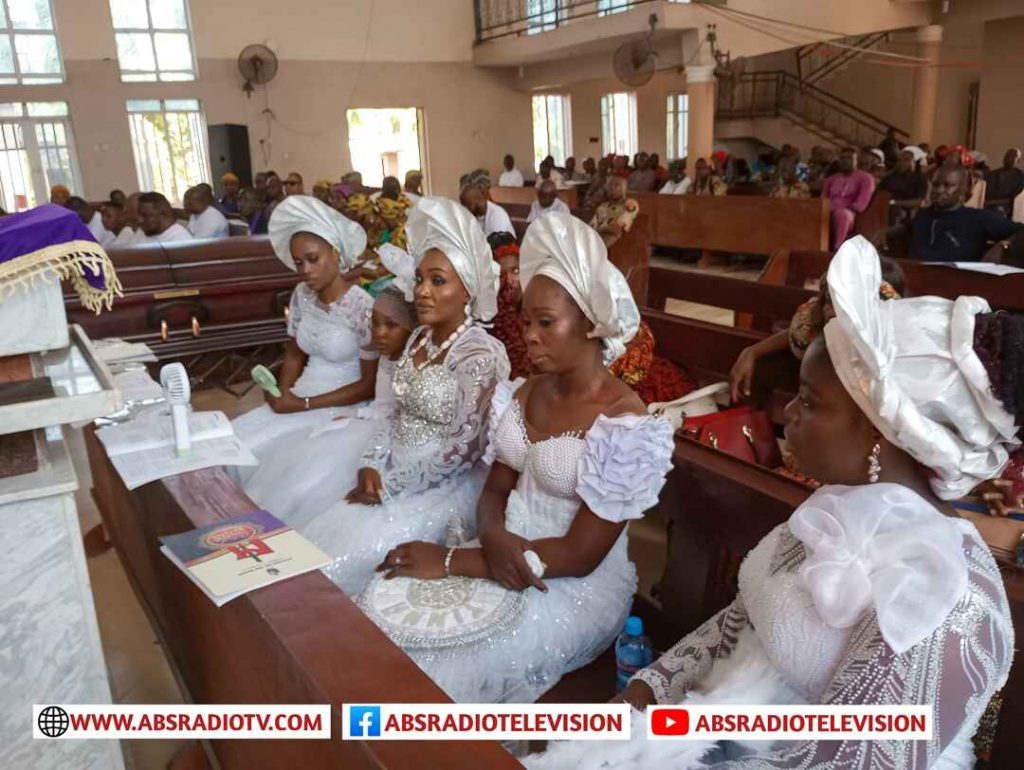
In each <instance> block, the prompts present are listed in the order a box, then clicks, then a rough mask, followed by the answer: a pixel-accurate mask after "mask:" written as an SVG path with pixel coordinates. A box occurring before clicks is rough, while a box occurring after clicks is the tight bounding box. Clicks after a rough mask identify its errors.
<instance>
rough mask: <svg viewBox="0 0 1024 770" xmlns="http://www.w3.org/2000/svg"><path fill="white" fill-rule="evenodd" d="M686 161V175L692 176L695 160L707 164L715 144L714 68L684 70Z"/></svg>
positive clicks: (705, 66)
mask: <svg viewBox="0 0 1024 770" xmlns="http://www.w3.org/2000/svg"><path fill="white" fill-rule="evenodd" d="M686 95H687V97H688V98H687V110H688V112H687V116H686V133H687V153H686V154H687V157H688V158H689V160H688V161H687V164H686V171H687V173H688V174H689V175H690V177H691V178H692V177H693V176H694V175H695V174H696V168H697V158H706V159H708V160H710V158H711V150H712V149H713V148H714V142H715V66H714V65H713V64H703V65H697V66H690V67H687V68H686Z"/></svg>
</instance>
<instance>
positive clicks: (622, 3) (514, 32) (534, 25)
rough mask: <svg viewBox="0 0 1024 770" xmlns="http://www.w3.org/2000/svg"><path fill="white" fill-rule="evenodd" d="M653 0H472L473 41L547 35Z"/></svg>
mask: <svg viewBox="0 0 1024 770" xmlns="http://www.w3.org/2000/svg"><path fill="white" fill-rule="evenodd" d="M656 1H657V0H473V12H474V15H475V17H476V42H477V43H483V42H486V41H488V40H496V39H498V38H503V37H511V36H521V35H536V34H539V33H541V32H549V31H551V30H553V29H558V28H559V27H561V26H564V25H566V24H570V23H572V22H574V21H578V20H580V19H586V18H591V17H601V16H612V15H614V14H616V13H621V12H623V11H628V10H630V9H631V8H636V7H638V6H641V5H646V4H648V3H652V2H656Z"/></svg>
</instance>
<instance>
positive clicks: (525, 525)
mask: <svg viewBox="0 0 1024 770" xmlns="http://www.w3.org/2000/svg"><path fill="white" fill-rule="evenodd" d="M520 259H521V262H520V276H521V280H522V283H523V285H524V295H523V323H524V335H523V336H524V340H525V342H526V346H527V350H528V353H529V356H530V361H531V363H532V364H533V366H534V367H535V369H536V371H537V372H538V374H537V375H535V376H533V377H531V378H530V379H529V380H527V381H525V382H524V381H523V380H518V381H516V382H514V383H503V384H501V385H499V387H498V390H497V392H496V393H495V396H494V403H493V405H492V411H491V446H490V449H489V452H490V455H491V456H492V458H493V460H494V464H493V467H492V468H491V471H490V475H489V476H488V479H487V485H486V487H485V489H484V491H483V494H482V495H481V498H480V503H479V506H478V509H477V522H478V524H479V529H480V544H476V543H473V544H470V545H467V546H465V547H459V548H455V547H451V548H448V549H446V548H444V547H442V546H439V545H435V544H433V543H422V542H411V543H405V544H403V545H399V546H398V547H397V548H395V549H393V550H392V551H390V552H389V553H388V555H387V557H386V558H385V559H384V561H383V562H382V563H381V565H380V566H379V567H378V570H379V571H380V572H381V573H382V576H381V577H378V578H376V579H375V580H374V581H372V582H371V584H370V587H369V588H368V589H367V591H366V592H365V593H364V594H363V595H362V596H361V597H360V606H362V607H363V608H364V610H365V611H366V612H367V613H368V615H369V616H370V617H371V619H373V620H374V621H375V622H377V623H378V624H379V625H380V626H381V627H382V628H383V629H384V630H385V631H386V632H387V633H389V634H390V635H391V636H392V638H393V639H394V640H395V641H396V643H398V644H399V645H401V646H402V647H403V649H404V650H405V651H406V652H407V653H408V654H409V655H410V656H411V657H412V659H413V660H415V661H416V663H417V664H418V665H419V666H420V668H422V669H423V670H424V671H425V672H426V673H427V674H428V675H429V676H430V677H431V678H432V679H433V680H434V681H435V682H437V683H438V684H439V685H440V686H441V687H442V688H443V689H444V690H445V691H446V692H447V693H448V694H449V695H450V696H451V697H452V698H453V699H455V700H456V701H461V702H509V701H511V702H528V701H533V700H536V699H537V698H538V697H539V696H540V695H541V694H543V693H544V692H545V691H546V690H548V689H549V688H551V687H552V686H554V685H555V683H556V682H557V681H558V680H559V678H560V677H561V676H562V675H563V674H565V673H567V672H568V671H571V670H573V669H575V668H578V667H580V666H583V665H585V664H586V663H588V662H590V661H591V660H593V659H594V658H595V657H597V656H598V655H599V654H600V653H601V652H603V651H604V650H605V649H607V648H608V646H609V645H610V644H611V643H612V641H613V640H614V638H615V636H616V634H618V632H619V631H620V630H621V629H622V625H623V622H624V621H625V619H626V615H627V613H628V611H629V607H630V605H631V603H632V600H633V593H634V591H635V589H636V573H635V571H634V569H633V565H632V564H631V563H630V561H629V559H628V557H627V555H626V524H627V522H628V521H630V520H633V519H638V518H640V517H641V516H643V513H644V511H645V510H646V509H648V508H650V507H651V506H653V505H654V504H655V503H656V502H657V498H658V493H659V491H660V489H661V487H662V485H663V483H664V480H665V474H666V473H667V471H668V469H669V468H670V467H671V455H672V447H673V440H672V429H671V427H670V426H669V424H668V423H667V422H665V421H663V420H661V419H657V418H654V417H649V416H647V415H646V414H645V412H644V406H643V403H642V402H641V401H640V400H639V399H638V398H637V397H636V395H635V393H633V391H632V390H631V389H630V388H629V387H627V386H625V385H623V384H622V383H621V382H620V381H619V380H617V379H616V378H615V377H614V376H613V375H612V374H611V373H610V372H609V371H608V369H607V366H608V364H609V363H610V362H611V361H612V360H614V359H615V358H617V357H618V356H619V355H620V354H621V352H622V351H623V349H624V346H625V343H626V342H628V341H629V339H630V338H631V337H632V336H633V335H634V334H635V333H636V330H637V326H638V323H639V313H638V312H637V308H636V304H635V303H634V301H633V298H632V296H631V295H630V292H629V287H628V286H627V284H626V281H625V278H623V276H622V274H621V273H620V272H619V271H618V270H617V269H616V268H615V267H614V266H612V265H611V263H610V262H609V261H608V257H607V251H606V248H605V246H604V243H603V242H602V240H601V237H600V236H599V235H598V234H597V232H596V231H594V230H593V229H591V228H590V227H589V226H588V225H586V224H585V223H584V222H582V221H581V220H579V219H576V218H575V217H572V216H571V215H569V214H557V213H556V214H551V215H549V216H546V217H542V218H541V219H539V220H538V221H537V222H535V223H533V224H532V225H531V226H530V229H529V230H528V231H527V234H526V237H525V238H524V239H523V246H522V251H521V256H520ZM502 587H503V588H502ZM506 589H507V590H506ZM494 597H496V598H497V600H498V605H499V607H498V610H497V611H495V612H493V613H488V615H487V621H486V622H483V623H482V622H481V609H480V608H481V607H482V606H483V605H485V604H486V603H487V602H488V601H490V599H491V598H494ZM396 600H397V601H396ZM403 602H404V604H403ZM396 607H404V610H401V611H399V612H396ZM420 618H423V619H426V618H430V620H429V622H425V623H420V622H419V619H420Z"/></svg>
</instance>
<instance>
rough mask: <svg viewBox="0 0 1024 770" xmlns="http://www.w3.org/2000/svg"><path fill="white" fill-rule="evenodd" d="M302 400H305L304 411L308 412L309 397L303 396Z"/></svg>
mask: <svg viewBox="0 0 1024 770" xmlns="http://www.w3.org/2000/svg"><path fill="white" fill-rule="evenodd" d="M303 400H304V401H305V402H306V411H307V412H308V411H309V399H308V398H305V399H303Z"/></svg>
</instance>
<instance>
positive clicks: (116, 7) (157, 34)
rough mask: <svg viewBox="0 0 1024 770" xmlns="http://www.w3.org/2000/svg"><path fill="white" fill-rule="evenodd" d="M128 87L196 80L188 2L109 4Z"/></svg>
mask: <svg viewBox="0 0 1024 770" xmlns="http://www.w3.org/2000/svg"><path fill="white" fill-rule="evenodd" d="M110 18H111V20H112V21H113V22H114V39H115V41H116V42H117V61H118V63H119V64H120V67H121V80H122V81H124V82H126V83H137V82H153V81H157V80H159V81H161V82H165V83H166V82H170V81H177V80H195V79H196V61H195V56H194V55H193V52H192V51H193V47H192V30H191V28H190V25H189V19H188V0H110Z"/></svg>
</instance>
